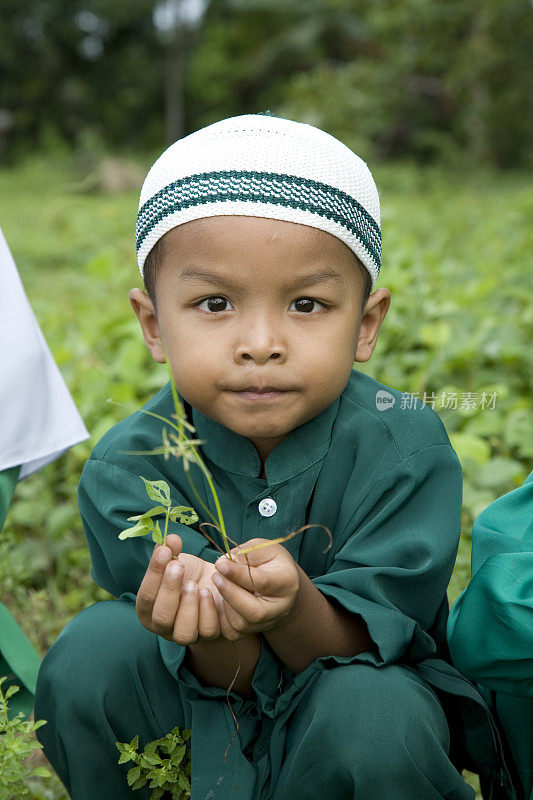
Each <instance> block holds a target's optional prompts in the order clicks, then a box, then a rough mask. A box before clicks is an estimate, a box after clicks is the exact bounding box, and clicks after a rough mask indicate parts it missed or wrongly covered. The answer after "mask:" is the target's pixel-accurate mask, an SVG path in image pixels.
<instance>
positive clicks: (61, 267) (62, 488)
mask: <svg viewBox="0 0 533 800" xmlns="http://www.w3.org/2000/svg"><path fill="white" fill-rule="evenodd" d="M151 163H152V159H151V157H150V156H147V157H146V159H145V161H143V162H142V163H139V164H138V165H137V168H135V167H134V166H132V167H131V169H130V171H129V175H130V181H129V182H130V187H129V188H127V189H124V188H123V189H122V190H121V191H110V190H109V185H108V184H106V183H105V181H101V180H100V178H98V177H96V172H95V171H94V170H95V169H96V167H91V169H88V167H87V165H83V164H80V163H76V162H73V161H72V160H69V159H66V158H59V157H49V158H47V159H44V158H42V157H41V158H35V159H29V160H27V161H26V162H24V164H22V165H20V166H18V167H17V168H14V169H6V170H3V171H2V172H0V226H1V227H2V230H3V232H4V235H5V236H6V239H7V241H8V244H9V246H10V248H11V250H12V252H13V255H14V257H15V260H16V262H17V265H18V268H19V272H20V274H21V277H22V280H23V283H24V286H25V289H26V293H27V295H28V297H29V299H30V301H31V304H32V306H33V309H34V311H35V314H36V316H37V318H38V321H39V323H40V325H41V328H42V330H43V333H44V335H45V337H46V339H47V342H48V345H49V347H50V349H51V351H52V353H53V355H54V357H55V360H56V362H57V364H58V366H59V368H60V370H61V372H62V374H63V376H64V378H65V381H66V383H67V385H68V387H69V389H70V392H71V394H72V396H73V398H74V400H75V402H76V404H77V407H78V409H79V411H80V413H81V415H82V417H83V419H84V421H85V424H86V426H87V428H88V430H89V431H90V434H91V439H90V440H88V441H87V442H84V443H82V444H80V445H77V446H76V447H74V448H72V449H71V450H70V451H69V452H68V453H67V454H66V455H65V456H63V457H62V458H61V459H59V460H57V461H56V462H54V463H53V464H51V465H50V466H48V467H47V468H45V469H44V470H42V471H41V472H39V473H37V474H35V475H33V476H31V477H30V478H28V479H26V480H24V481H22V482H21V483H20V484H19V485H18V487H17V490H16V493H15V497H14V501H13V504H12V506H11V509H10V512H9V515H8V518H7V523H6V526H5V528H4V530H3V531H2V534H1V536H0V599H1V600H2V602H4V603H5V604H6V605H7V606H8V608H9V609H10V610H11V612H12V613H13V615H14V616H15V618H16V619H17V621H18V622H19V624H20V625H21V627H22V629H23V630H24V631H25V633H26V634H27V635H28V637H29V638H30V640H31V641H32V643H33V644H34V646H35V647H36V649H37V650H38V652H39V653H40V654H41V655H44V653H45V652H46V650H47V649H48V648H49V647H50V645H51V644H52V643H53V642H54V640H55V639H56V637H57V636H58V634H59V632H60V631H61V630H62V628H63V627H64V626H65V625H66V624H67V622H68V621H69V620H70V619H71V618H72V617H73V616H74V615H75V614H77V613H78V612H79V611H81V610H82V609H83V608H85V607H86V606H88V605H90V604H91V603H94V602H95V601H97V600H100V599H106V598H108V597H109V595H108V594H107V593H106V592H105V591H104V590H102V589H100V588H99V587H97V586H96V585H95V584H94V583H93V582H92V580H91V577H90V558H89V552H88V549H87V546H86V542H85V538H84V535H83V531H82V528H81V522H80V519H79V515H78V511H77V505H76V488H77V482H78V479H79V476H80V473H81V469H82V467H83V464H84V462H85V460H86V459H87V457H88V456H89V454H90V452H91V449H92V447H93V446H94V444H95V443H96V442H97V441H98V439H99V438H100V437H101V436H102V434H103V433H104V432H105V431H106V430H107V429H108V428H109V427H110V426H111V425H113V424H114V423H115V422H116V421H118V420H119V419H121V418H123V417H124V416H126V415H128V414H129V413H131V412H132V411H133V410H135V409H137V408H138V407H139V406H140V405H141V404H143V403H144V402H145V401H146V400H147V399H148V398H149V397H150V396H151V395H152V394H153V393H154V392H155V391H156V390H157V389H158V388H160V387H161V386H162V385H163V383H164V382H165V381H166V379H167V373H166V369H165V367H164V366H161V365H157V364H155V363H154V362H153V361H152V360H151V357H150V355H149V353H148V351H147V350H146V348H145V346H144V342H143V340H142V336H141V332H140V328H139V326H138V323H137V320H136V318H135V316H134V314H133V312H132V310H131V308H130V305H129V302H128V298H127V293H128V290H129V289H130V288H132V287H133V286H142V281H141V278H140V276H139V273H138V270H137V265H136V261H135V247H134V227H135V215H136V210H137V202H138V191H139V188H140V183H138V182H137V183H136V180H137V178H136V177H135V176H137V175H140V176H141V179H142V175H143V172H144V171H145V170H146V169H147V168H148V166H149V165H150V164H151ZM372 166H373V172H374V175H375V178H376V182H377V185H378V188H379V190H380V196H381V204H382V231H383V266H382V273H381V276H380V278H379V280H378V283H377V287H379V286H386V287H387V288H389V289H390V291H391V293H392V303H391V308H390V310H389V312H388V315H387V317H386V319H385V322H384V324H383V327H382V330H381V333H380V338H379V341H378V344H377V346H376V349H375V351H374V354H373V357H372V359H371V360H370V361H369V362H368V363H366V364H358V365H357V368H358V369H360V370H361V371H364V372H366V373H367V374H370V375H372V376H373V377H375V378H377V379H378V380H380V381H382V382H383V383H385V384H387V385H389V386H392V387H394V388H396V389H399V390H401V391H404V392H406V393H411V394H413V395H414V396H415V397H416V398H419V400H418V402H421V401H423V400H424V399H425V401H426V402H428V403H429V404H431V405H432V406H433V407H434V409H435V411H436V412H437V413H438V414H439V416H440V417H441V419H442V420H443V422H444V424H445V426H446V429H447V431H448V434H449V436H450V439H451V441H452V444H453V446H454V447H455V449H456V451H457V454H458V456H459V458H460V460H461V463H462V466H463V472H464V510H463V529H462V536H461V546H460V551H459V555H458V559H457V564H456V568H455V570H454V574H453V577H452V581H451V583H450V587H449V591H448V595H449V600H450V603H452V602H453V601H454V600H455V599H456V597H457V596H458V594H459V593H460V592H461V591H462V589H463V588H464V587H465V586H466V584H467V583H468V580H469V576H470V533H471V528H472V522H473V520H474V519H475V517H476V516H477V515H478V514H479V512H480V511H481V510H482V509H483V508H484V507H485V506H487V505H488V504H489V503H490V502H491V501H492V500H494V499H495V498H496V497H498V496H500V495H501V494H504V493H505V492H508V491H510V490H512V489H513V488H516V487H517V486H519V485H520V484H521V483H522V482H523V480H524V479H525V477H526V476H527V474H528V473H529V471H530V470H531V468H532V466H533V414H532V393H531V388H532V387H531V381H532V376H533V347H532V344H531V343H532V341H533V304H532V303H531V297H532V292H533V283H532V270H531V260H530V259H531V251H532V249H533V241H532V233H531V225H530V224H529V223H530V220H531V218H532V216H533V193H532V191H531V187H530V186H528V181H527V179H526V177H525V176H522V175H520V174H518V173H499V172H492V171H476V172H474V171H472V172H468V171H461V172H460V171H446V170H444V169H443V168H437V167H425V168H421V167H419V166H416V165H414V164H409V163H402V164H396V165H390V164H389V165H377V166H374V165H372ZM139 180H140V179H139ZM106 186H107V190H104V189H105V187H106ZM15 345H16V343H14V346H15ZM36 391H38V389H37V387H36ZM109 400H111V401H113V402H112V403H111V402H109ZM472 780H475V779H474V778H472ZM54 781H56V779H55V778H54V779H53V781H52V782H50V781H47V780H46V781H45V780H44V779H38V780H37V779H35V783H34V784H32V795H31V796H32V798H33V800H38V799H39V798H41V799H42V800H63V798H64V792H62V790H61V786H60V784H59V782H57V785H56V783H55V782H54ZM474 785H475V784H474Z"/></svg>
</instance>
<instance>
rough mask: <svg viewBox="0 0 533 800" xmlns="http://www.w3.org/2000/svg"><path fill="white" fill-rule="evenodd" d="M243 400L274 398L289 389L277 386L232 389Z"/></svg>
mask: <svg viewBox="0 0 533 800" xmlns="http://www.w3.org/2000/svg"><path fill="white" fill-rule="evenodd" d="M233 391H234V392H235V394H238V395H239V396H240V397H242V398H243V399H244V400H263V401H265V400H276V399H277V398H279V397H281V396H282V395H283V394H285V393H286V392H289V391H291V390H290V389H280V388H278V387H277V386H246V387H244V388H242V389H234V390H233Z"/></svg>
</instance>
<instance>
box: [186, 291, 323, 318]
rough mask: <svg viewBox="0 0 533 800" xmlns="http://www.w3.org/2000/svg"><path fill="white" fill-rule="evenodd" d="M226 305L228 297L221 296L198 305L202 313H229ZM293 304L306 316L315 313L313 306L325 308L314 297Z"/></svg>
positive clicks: (215, 296) (213, 296)
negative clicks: (205, 305) (204, 306)
mask: <svg viewBox="0 0 533 800" xmlns="http://www.w3.org/2000/svg"><path fill="white" fill-rule="evenodd" d="M204 303H206V304H207V308H202V306H203V305H204ZM226 303H230V301H229V300H228V299H227V298H226V297H222V296H221V295H212V296H211V297H206V298H205V300H202V301H201V302H200V303H197V307H198V308H200V309H201V310H202V311H207V312H208V313H216V312H217V311H228V308H227V307H226ZM293 304H297V305H298V306H299V307H298V308H296V311H300V312H302V313H304V314H309V313H311V312H312V311H313V305H315V304H317V305H319V306H322V307H324V304H323V303H321V302H320V301H319V300H313V298H312V297H299V298H298V299H297V300H293V301H292V303H291V306H292V305H293ZM230 305H231V303H230ZM232 308H233V306H232Z"/></svg>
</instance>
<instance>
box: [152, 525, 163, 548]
mask: <svg viewBox="0 0 533 800" xmlns="http://www.w3.org/2000/svg"><path fill="white" fill-rule="evenodd" d="M152 541H154V542H155V543H156V544H164V541H163V534H162V533H161V528H160V527H159V522H156V524H155V526H154V529H153V531H152Z"/></svg>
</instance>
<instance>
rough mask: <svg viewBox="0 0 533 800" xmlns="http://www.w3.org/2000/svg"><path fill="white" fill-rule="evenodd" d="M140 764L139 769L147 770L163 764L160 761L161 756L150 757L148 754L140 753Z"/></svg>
mask: <svg viewBox="0 0 533 800" xmlns="http://www.w3.org/2000/svg"><path fill="white" fill-rule="evenodd" d="M140 763H141V767H145V768H147V769H148V768H149V767H157V766H160V765H161V764H162V763H163V762H162V761H161V756H158V755H151V754H150V753H142V755H141V762H140Z"/></svg>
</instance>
